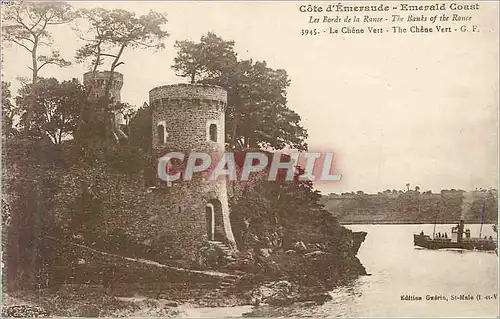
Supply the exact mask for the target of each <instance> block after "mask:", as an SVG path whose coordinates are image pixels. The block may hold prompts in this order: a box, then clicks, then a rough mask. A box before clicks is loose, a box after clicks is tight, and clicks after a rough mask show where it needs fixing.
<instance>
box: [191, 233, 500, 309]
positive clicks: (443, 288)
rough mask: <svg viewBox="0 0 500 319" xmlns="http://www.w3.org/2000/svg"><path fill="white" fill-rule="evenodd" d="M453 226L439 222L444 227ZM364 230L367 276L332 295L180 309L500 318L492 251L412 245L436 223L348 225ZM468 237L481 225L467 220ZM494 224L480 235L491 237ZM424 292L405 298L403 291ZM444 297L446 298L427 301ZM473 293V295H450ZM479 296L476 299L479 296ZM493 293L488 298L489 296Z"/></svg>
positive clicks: (361, 252) (361, 256) (362, 255)
mask: <svg viewBox="0 0 500 319" xmlns="http://www.w3.org/2000/svg"><path fill="white" fill-rule="evenodd" d="M452 226H453V225H437V226H436V232H442V233H444V232H447V233H448V236H449V235H450V229H451V227H452ZM346 227H348V228H349V229H352V230H354V231H366V232H367V233H368V235H367V237H366V240H365V242H364V243H363V244H362V246H361V248H360V250H359V253H358V257H359V259H360V260H361V262H362V263H363V265H364V266H365V268H366V270H367V272H368V273H370V274H371V276H363V277H360V278H358V279H356V280H354V281H352V282H351V283H350V284H348V285H346V286H342V287H339V288H337V289H335V290H334V291H332V292H331V296H332V297H333V300H331V301H329V302H327V303H325V304H323V305H320V306H316V305H315V306H301V305H294V306H288V307H268V306H259V307H252V306H245V307H233V308H194V309H193V308H190V309H184V310H185V314H186V315H187V316H189V317H241V316H243V315H244V314H246V315H247V316H251V317H257V316H285V317H305V316H313V317H324V318H337V317H498V302H499V301H498V295H496V298H497V299H494V296H493V294H497V293H498V287H497V283H498V277H497V271H498V257H497V255H496V254H495V253H494V252H479V251H461V250H439V251H432V250H427V249H420V248H417V247H414V246H413V234H414V233H419V232H420V231H421V230H423V231H424V232H425V233H426V234H429V233H430V234H432V231H433V227H434V225H349V226H346ZM466 228H470V229H471V233H472V237H475V236H478V234H479V228H480V226H479V225H466ZM495 235H496V234H495V233H494V232H493V229H492V225H484V226H483V236H495ZM403 295H411V296H417V297H422V300H413V301H405V300H401V296H403ZM427 295H429V296H436V295H437V296H443V297H442V298H441V299H443V298H447V301H446V300H426V297H427ZM460 295H471V296H472V297H473V298H474V299H473V300H451V299H452V296H457V297H459V296H460ZM478 295H480V296H481V300H477V296H478ZM488 296H491V298H490V299H487V298H488Z"/></svg>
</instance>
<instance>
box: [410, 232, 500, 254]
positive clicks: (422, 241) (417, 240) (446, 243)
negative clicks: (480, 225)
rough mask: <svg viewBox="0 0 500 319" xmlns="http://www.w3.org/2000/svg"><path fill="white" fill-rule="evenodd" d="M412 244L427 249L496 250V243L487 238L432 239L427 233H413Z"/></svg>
mask: <svg viewBox="0 0 500 319" xmlns="http://www.w3.org/2000/svg"><path fill="white" fill-rule="evenodd" d="M413 244H414V245H415V246H418V247H422V248H427V249H453V248H455V249H467V250H492V251H494V250H496V248H497V243H496V242H495V241H493V240H489V239H480V238H468V239H464V240H462V241H460V242H453V241H452V240H451V239H447V238H435V239H432V238H430V237H429V236H427V235H416V234H415V235H413Z"/></svg>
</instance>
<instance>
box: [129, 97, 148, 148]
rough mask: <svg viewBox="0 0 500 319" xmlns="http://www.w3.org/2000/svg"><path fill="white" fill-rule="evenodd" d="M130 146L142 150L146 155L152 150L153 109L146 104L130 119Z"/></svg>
mask: <svg viewBox="0 0 500 319" xmlns="http://www.w3.org/2000/svg"><path fill="white" fill-rule="evenodd" d="M129 131H130V145H133V146H135V147H137V148H139V149H141V150H142V151H143V152H144V153H148V152H149V149H150V148H151V140H152V138H153V137H152V122H151V107H150V106H149V105H147V104H145V105H144V106H143V107H141V108H140V109H138V110H137V112H135V114H134V115H133V116H132V118H131V119H130V123H129Z"/></svg>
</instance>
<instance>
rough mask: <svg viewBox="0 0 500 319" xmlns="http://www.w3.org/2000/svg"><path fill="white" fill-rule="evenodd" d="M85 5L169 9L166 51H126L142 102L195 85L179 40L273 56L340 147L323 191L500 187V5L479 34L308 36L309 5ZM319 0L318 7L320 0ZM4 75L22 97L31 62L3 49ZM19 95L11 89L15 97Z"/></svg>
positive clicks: (296, 96)
mask: <svg viewBox="0 0 500 319" xmlns="http://www.w3.org/2000/svg"><path fill="white" fill-rule="evenodd" d="M70 3H71V4H72V5H73V6H74V7H76V8H91V7H98V6H99V7H104V8H107V9H113V8H120V9H125V10H129V11H133V12H136V13H137V14H139V15H140V14H145V13H147V12H148V11H149V10H151V9H152V10H155V11H159V12H166V13H167V14H168V20H169V21H168V23H167V24H166V25H165V29H166V30H168V31H169V33H170V34H171V35H170V37H169V38H168V39H167V40H166V41H165V45H166V48H165V49H164V50H162V51H158V52H152V51H149V50H129V51H126V52H125V54H124V56H123V61H124V62H125V64H124V65H121V66H120V67H119V70H118V71H119V72H121V73H123V74H124V86H123V88H122V101H123V102H128V103H131V104H133V105H137V106H142V104H143V103H144V102H147V101H148V92H149V90H150V89H152V88H154V87H156V86H159V85H165V84H174V83H178V82H186V80H185V79H183V78H179V77H177V76H176V75H175V73H174V72H173V70H172V69H171V65H172V64H173V59H174V57H175V56H176V50H175V48H174V44H175V41H176V40H193V41H199V39H200V37H201V36H202V35H203V34H206V33H207V32H209V31H211V32H214V33H216V34H217V35H218V36H220V37H222V38H223V39H225V40H234V41H235V49H236V52H237V53H238V56H239V57H240V58H242V59H247V58H252V59H253V60H265V61H266V62H267V63H268V66H269V67H272V68H275V69H277V68H280V69H285V70H286V71H287V72H288V74H289V77H290V80H291V85H290V87H289V89H288V101H289V107H290V108H291V109H293V110H294V111H296V112H297V113H298V114H299V115H300V116H301V117H302V125H303V126H304V127H305V128H306V129H307V130H308V133H309V138H308V144H309V146H310V150H312V151H322V150H328V151H334V152H335V167H334V170H335V173H338V174H341V175H342V180H341V181H339V182H330V183H321V184H320V183H318V184H316V187H317V188H318V189H319V190H321V191H322V192H324V193H329V192H335V193H341V192H345V191H357V190H363V191H365V192H370V193H371V192H375V193H376V192H379V191H383V190H385V189H398V190H399V189H405V188H406V186H405V185H406V183H410V184H411V187H412V188H413V187H414V186H417V185H418V186H420V188H421V190H423V191H426V190H433V191H437V192H438V191H439V190H441V189H451V188H456V189H466V190H471V189H476V188H490V187H494V188H496V187H497V184H498V179H497V176H498V60H497V59H498V45H499V43H498V3H496V2H487V3H486V2H482V3H481V6H482V7H481V10H480V11H479V12H476V13H474V14H475V16H474V17H475V19H477V20H476V21H480V22H479V23H480V26H481V32H480V33H478V34H471V33H467V34H461V33H459V34H451V35H442V34H436V33H435V34H431V35H429V34H427V35H423V34H406V35H402V36H395V35H392V34H382V35H378V36H373V35H372V36H369V35H366V34H365V35H351V36H339V35H332V36H329V35H326V36H320V37H304V36H301V34H300V30H301V28H303V27H304V26H307V24H306V23H305V22H306V20H307V16H306V15H304V13H300V12H299V10H298V6H299V5H300V4H302V3H299V2H287V3H285V2H190V3H186V2H168V3H167V2H140V4H139V3H133V2H107V3H105V2H86V3H85V2H70ZM318 3H320V2H318ZM51 32H52V34H53V36H54V47H56V48H57V49H58V50H59V51H60V53H61V55H62V56H63V57H65V58H67V59H70V60H74V59H73V57H74V55H75V51H76V50H77V49H78V48H79V47H80V46H81V45H82V44H83V43H82V42H81V40H79V39H78V37H76V36H75V33H74V31H73V29H72V27H71V26H68V25H62V26H57V27H53V28H52V29H51ZM3 46H4V48H3V61H4V64H3V70H2V75H3V79H4V80H7V81H11V82H12V89H13V91H14V92H15V90H17V88H18V87H19V81H18V80H17V79H18V78H19V77H29V75H30V71H29V70H28V68H27V66H28V64H29V61H30V60H29V59H30V57H29V55H28V53H27V52H26V51H23V49H20V48H16V47H13V46H10V47H8V46H6V45H5V44H3ZM87 69H88V65H85V64H76V63H75V64H73V65H72V66H71V67H68V68H64V69H60V68H57V67H52V66H50V67H47V68H44V69H43V70H42V71H41V76H44V77H49V76H53V77H56V78H57V79H59V80H66V79H71V78H74V77H77V78H79V79H80V80H82V74H83V73H84V72H86V71H87ZM14 92H13V93H14Z"/></svg>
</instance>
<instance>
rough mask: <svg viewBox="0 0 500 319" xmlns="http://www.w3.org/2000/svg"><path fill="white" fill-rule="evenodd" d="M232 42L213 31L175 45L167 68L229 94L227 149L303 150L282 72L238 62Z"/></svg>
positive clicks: (304, 134) (261, 64) (304, 135)
mask: <svg viewBox="0 0 500 319" xmlns="http://www.w3.org/2000/svg"><path fill="white" fill-rule="evenodd" d="M233 46H234V42H233V41H224V40H222V39H221V38H219V37H217V36H216V35H215V34H213V33H209V34H208V35H206V36H203V37H202V38H201V41H200V42H199V43H194V42H192V41H180V42H177V43H176V48H177V49H178V55H177V57H176V58H175V63H174V65H173V66H172V68H173V69H174V70H175V71H176V72H178V74H179V75H180V76H183V77H189V78H190V80H191V82H192V83H194V82H196V83H204V84H213V85H218V86H222V87H224V88H225V89H226V90H227V91H228V109H227V111H226V127H227V128H228V129H227V130H226V142H227V143H228V146H229V148H235V149H250V148H273V149H277V150H278V149H283V148H285V147H287V146H288V147H291V148H295V149H299V150H305V149H306V148H307V144H306V142H305V140H306V138H307V132H306V130H305V129H304V128H303V127H302V126H301V125H300V120H301V118H300V116H299V115H298V114H297V113H295V112H294V111H292V110H291V109H290V108H289V107H288V106H287V98H286V89H287V88H288V86H289V85H290V80H289V79H288V74H287V73H286V71H285V70H282V69H277V70H274V69H272V68H269V67H268V66H267V63H266V62H265V61H262V62H260V61H257V62H254V61H252V60H239V61H238V60H237V55H236V53H235V52H234V51H233Z"/></svg>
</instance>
